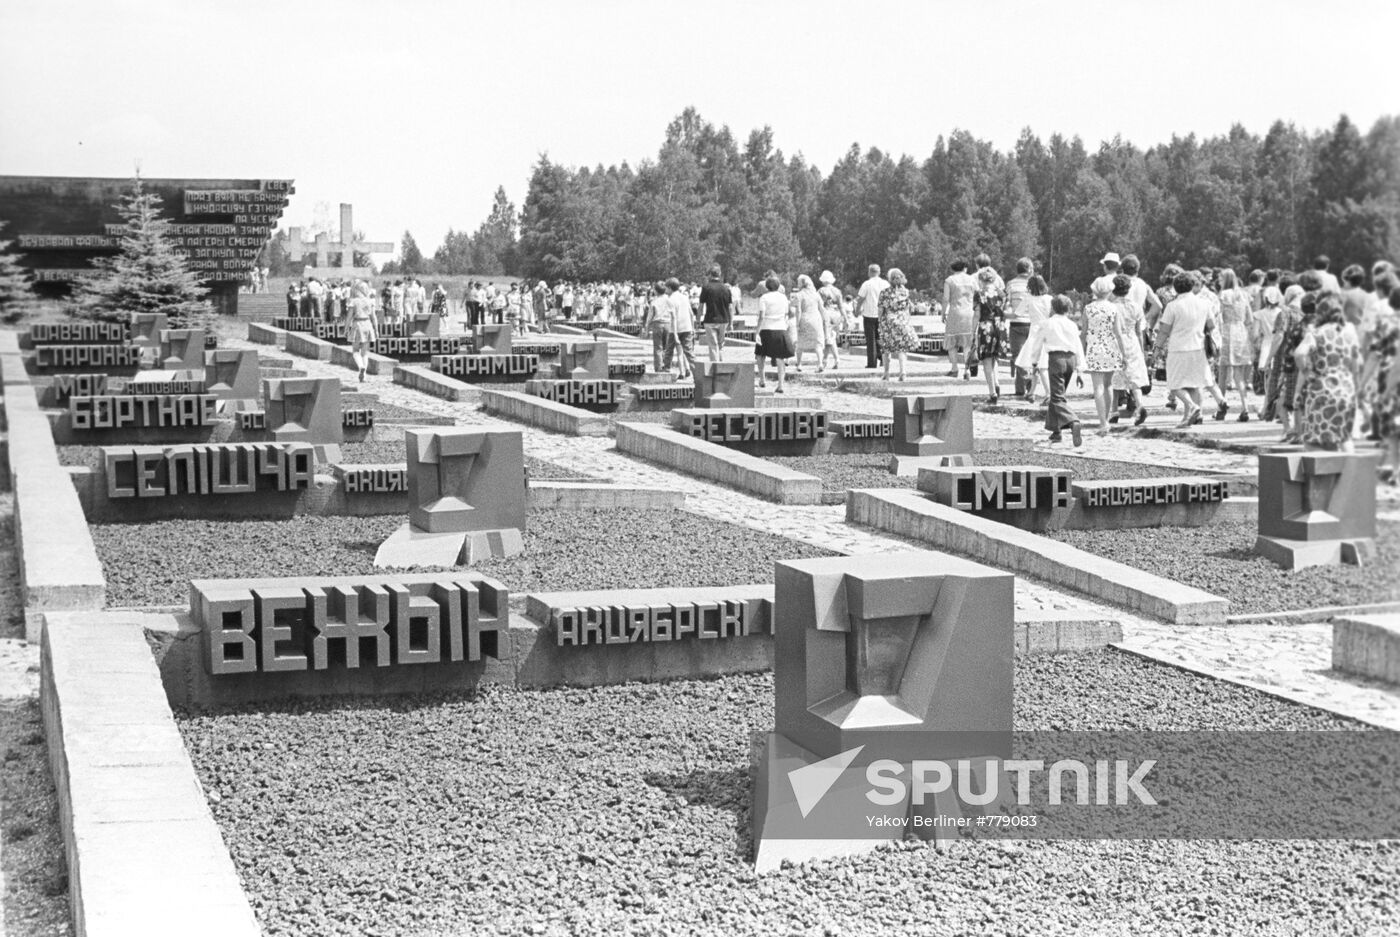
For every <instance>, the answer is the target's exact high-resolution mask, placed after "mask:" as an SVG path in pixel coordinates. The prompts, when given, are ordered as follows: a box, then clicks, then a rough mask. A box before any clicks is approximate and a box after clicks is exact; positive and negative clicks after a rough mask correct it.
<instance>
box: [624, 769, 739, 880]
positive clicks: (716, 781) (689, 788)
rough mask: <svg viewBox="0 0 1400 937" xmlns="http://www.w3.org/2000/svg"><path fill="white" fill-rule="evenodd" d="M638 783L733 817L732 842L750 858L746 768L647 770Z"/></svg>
mask: <svg viewBox="0 0 1400 937" xmlns="http://www.w3.org/2000/svg"><path fill="white" fill-rule="evenodd" d="M642 780H643V781H645V782H646V783H647V784H650V785H651V786H652V787H655V788H659V789H660V790H663V791H665V792H666V793H668V794H671V795H672V796H675V797H684V798H685V800H686V803H687V804H688V805H689V806H692V807H713V808H715V809H716V810H728V811H729V812H730V813H732V814H734V839H735V842H736V843H737V844H738V850H739V854H740V855H741V856H743V857H745V858H750V859H751V858H752V857H753V841H752V836H751V833H750V830H749V819H750V814H751V812H752V809H753V778H752V777H751V776H750V773H749V769H748V768H730V769H728V770H724V771H720V770H715V769H710V768H705V769H699V770H696V771H692V772H690V773H689V774H674V773H666V772H661V771H649V772H647V773H646V774H644V775H642Z"/></svg>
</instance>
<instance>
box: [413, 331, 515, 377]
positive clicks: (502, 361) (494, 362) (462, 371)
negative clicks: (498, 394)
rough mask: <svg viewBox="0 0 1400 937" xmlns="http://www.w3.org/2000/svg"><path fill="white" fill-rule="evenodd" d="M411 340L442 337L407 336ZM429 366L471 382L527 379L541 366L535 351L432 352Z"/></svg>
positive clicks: (448, 375)
mask: <svg viewBox="0 0 1400 937" xmlns="http://www.w3.org/2000/svg"><path fill="white" fill-rule="evenodd" d="M410 341H430V342H435V341H443V339H435V338H430V339H410ZM429 360H430V364H431V366H432V369H433V370H434V371H436V372H438V373H439V374H442V375H445V376H447V377H453V378H456V379H458V380H460V381H467V382H474V383H504V382H508V381H526V380H529V379H530V378H532V377H534V376H535V372H537V371H538V370H539V368H540V359H539V356H538V355H516V354H509V355H433V356H432V357H431V358H430V359H429Z"/></svg>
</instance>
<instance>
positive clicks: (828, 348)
mask: <svg viewBox="0 0 1400 937" xmlns="http://www.w3.org/2000/svg"><path fill="white" fill-rule="evenodd" d="M820 279H821V281H822V287H821V289H819V290H817V295H818V296H819V297H821V301H822V324H823V325H824V326H826V344H825V345H823V346H822V360H821V365H820V367H819V369H825V368H826V358H827V355H830V356H831V366H832V367H833V368H839V367H841V353H840V351H839V350H838V349H837V347H836V340H837V339H838V338H839V337H840V336H841V329H842V328H843V327H844V325H845V315H844V313H843V312H842V311H841V291H840V290H838V289H837V288H836V277H835V276H833V275H832V273H831V271H830V270H823V271H822V275H821V278H820Z"/></svg>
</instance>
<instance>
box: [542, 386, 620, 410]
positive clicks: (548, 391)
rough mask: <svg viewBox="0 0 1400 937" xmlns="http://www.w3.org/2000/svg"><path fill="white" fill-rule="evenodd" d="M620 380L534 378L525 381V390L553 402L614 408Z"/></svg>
mask: <svg viewBox="0 0 1400 937" xmlns="http://www.w3.org/2000/svg"><path fill="white" fill-rule="evenodd" d="M624 387H626V385H625V384H624V383H623V382H622V381H607V380H603V381H594V380H566V381H553V380H535V381H526V382H525V392H526V393H529V394H534V395H535V396H536V397H543V398H544V399H546V400H553V401H554V402H555V403H562V404H567V405H568V406H571V407H583V408H584V409H586V410H614V409H616V408H617V405H618V404H620V403H621V402H622V391H623V388H624Z"/></svg>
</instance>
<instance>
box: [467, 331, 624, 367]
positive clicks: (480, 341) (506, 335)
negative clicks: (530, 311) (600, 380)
mask: <svg viewBox="0 0 1400 937" xmlns="http://www.w3.org/2000/svg"><path fill="white" fill-rule="evenodd" d="M512 331H513V330H512V328H511V326H509V325H497V324H494V323H493V324H489V325H478V326H476V327H475V328H474V329H472V334H473V335H474V336H475V337H476V353H477V354H478V355H508V354H510V353H511V347H510V342H511V333H512ZM560 353H561V354H562V353H563V349H562V348H561V349H560ZM605 376H606V375H605Z"/></svg>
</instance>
